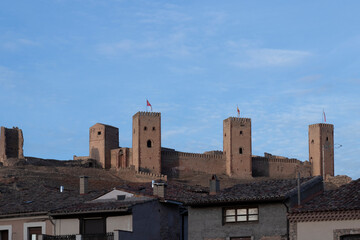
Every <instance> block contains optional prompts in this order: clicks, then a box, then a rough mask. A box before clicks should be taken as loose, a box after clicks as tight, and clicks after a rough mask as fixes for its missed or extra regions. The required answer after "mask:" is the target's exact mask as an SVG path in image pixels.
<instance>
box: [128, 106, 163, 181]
mask: <svg viewBox="0 0 360 240" xmlns="http://www.w3.org/2000/svg"><path fill="white" fill-rule="evenodd" d="M132 151H133V155H132V164H131V165H134V166H135V170H136V171H143V172H151V173H156V174H160V173H161V114H160V113H158V112H137V113H136V114H135V115H134V116H133V138H132Z"/></svg>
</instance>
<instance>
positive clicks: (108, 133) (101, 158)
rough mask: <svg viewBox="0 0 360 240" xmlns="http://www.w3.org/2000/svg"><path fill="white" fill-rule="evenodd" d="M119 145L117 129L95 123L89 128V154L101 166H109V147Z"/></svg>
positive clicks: (112, 147)
mask: <svg viewBox="0 0 360 240" xmlns="http://www.w3.org/2000/svg"><path fill="white" fill-rule="evenodd" d="M118 147H119V129H118V128H116V127H113V126H110V125H105V124H101V123H97V124H95V125H94V126H92V127H90V129H89V156H90V158H92V159H96V160H97V161H98V162H99V163H100V164H101V166H102V167H103V168H106V169H108V168H110V167H111V149H114V148H118Z"/></svg>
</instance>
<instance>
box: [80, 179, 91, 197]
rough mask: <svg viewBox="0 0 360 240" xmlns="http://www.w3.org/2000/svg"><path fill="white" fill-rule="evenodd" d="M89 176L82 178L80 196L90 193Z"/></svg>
mask: <svg viewBox="0 0 360 240" xmlns="http://www.w3.org/2000/svg"><path fill="white" fill-rule="evenodd" d="M88 179H89V177H88V176H80V194H87V193H88Z"/></svg>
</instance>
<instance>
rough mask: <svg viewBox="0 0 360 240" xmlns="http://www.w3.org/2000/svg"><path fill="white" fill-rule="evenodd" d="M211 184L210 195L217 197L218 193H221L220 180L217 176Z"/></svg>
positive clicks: (212, 179) (213, 177) (214, 176)
mask: <svg viewBox="0 0 360 240" xmlns="http://www.w3.org/2000/svg"><path fill="white" fill-rule="evenodd" d="M209 182H210V190H209V194H210V195H216V194H217V193H219V192H220V181H219V180H218V178H217V177H216V175H215V174H214V175H213V176H212V177H211V179H210V181H209Z"/></svg>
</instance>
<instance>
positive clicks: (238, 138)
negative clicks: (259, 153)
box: [223, 117, 252, 178]
mask: <svg viewBox="0 0 360 240" xmlns="http://www.w3.org/2000/svg"><path fill="white" fill-rule="evenodd" d="M223 128H224V130H223V134H224V136H223V150H224V155H225V159H226V174H227V175H229V176H234V177H241V178H251V177H252V151H251V119H250V118H237V117H229V118H227V119H225V120H224V122H223Z"/></svg>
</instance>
